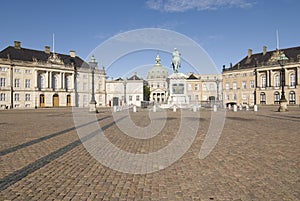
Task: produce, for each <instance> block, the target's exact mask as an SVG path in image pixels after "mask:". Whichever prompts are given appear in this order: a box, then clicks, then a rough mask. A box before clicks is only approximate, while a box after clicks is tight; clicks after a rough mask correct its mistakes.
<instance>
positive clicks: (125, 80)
mask: <svg viewBox="0 0 300 201" xmlns="http://www.w3.org/2000/svg"><path fill="white" fill-rule="evenodd" d="M123 84H124V105H126V85H127V79H124V81H123Z"/></svg>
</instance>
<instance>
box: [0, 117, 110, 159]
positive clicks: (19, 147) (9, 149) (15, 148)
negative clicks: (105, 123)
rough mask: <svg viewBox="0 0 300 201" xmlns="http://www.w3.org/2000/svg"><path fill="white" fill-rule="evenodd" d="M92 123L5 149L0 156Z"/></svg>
mask: <svg viewBox="0 0 300 201" xmlns="http://www.w3.org/2000/svg"><path fill="white" fill-rule="evenodd" d="M107 118H109V116H106V117H103V118H100V119H97V120H96V121H97V122H98V121H102V120H104V119H107ZM92 123H95V122H89V123H86V124H83V125H80V126H77V127H75V126H74V127H72V128H67V129H65V130H62V131H59V132H56V133H53V134H50V135H47V136H44V137H41V138H38V139H35V140H31V141H29V142H25V143H23V144H20V145H17V146H15V147H11V148H8V149H4V150H2V151H0V156H4V155H6V154H9V153H12V152H14V151H17V150H19V149H22V148H25V147H28V146H31V145H34V144H36V143H39V142H42V141H44V140H48V139H50V138H53V137H56V136H59V135H63V134H66V133H68V132H70V131H72V130H76V128H80V127H83V126H87V125H89V124H92Z"/></svg>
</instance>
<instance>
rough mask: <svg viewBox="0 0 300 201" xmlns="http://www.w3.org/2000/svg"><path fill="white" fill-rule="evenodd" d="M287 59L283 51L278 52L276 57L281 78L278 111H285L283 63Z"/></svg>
mask: <svg viewBox="0 0 300 201" xmlns="http://www.w3.org/2000/svg"><path fill="white" fill-rule="evenodd" d="M288 60H289V59H288V58H287V57H286V56H285V54H284V53H282V54H280V56H279V57H278V60H277V61H278V63H279V65H280V66H281V70H280V79H281V97H280V107H279V109H278V112H286V111H287V100H286V99H285V95H284V85H285V70H284V65H285V64H286V62H287V61H288Z"/></svg>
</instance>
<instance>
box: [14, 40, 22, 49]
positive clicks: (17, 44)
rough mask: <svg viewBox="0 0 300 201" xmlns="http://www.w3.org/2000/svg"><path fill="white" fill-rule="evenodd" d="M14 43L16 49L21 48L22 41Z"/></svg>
mask: <svg viewBox="0 0 300 201" xmlns="http://www.w3.org/2000/svg"><path fill="white" fill-rule="evenodd" d="M14 45H15V48H16V49H21V42H20V41H14Z"/></svg>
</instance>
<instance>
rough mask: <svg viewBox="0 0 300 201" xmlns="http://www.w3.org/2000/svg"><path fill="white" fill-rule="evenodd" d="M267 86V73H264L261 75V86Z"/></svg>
mask: <svg viewBox="0 0 300 201" xmlns="http://www.w3.org/2000/svg"><path fill="white" fill-rule="evenodd" d="M266 86H267V80H266V75H265V74H263V75H262V76H261V87H262V88H266Z"/></svg>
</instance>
